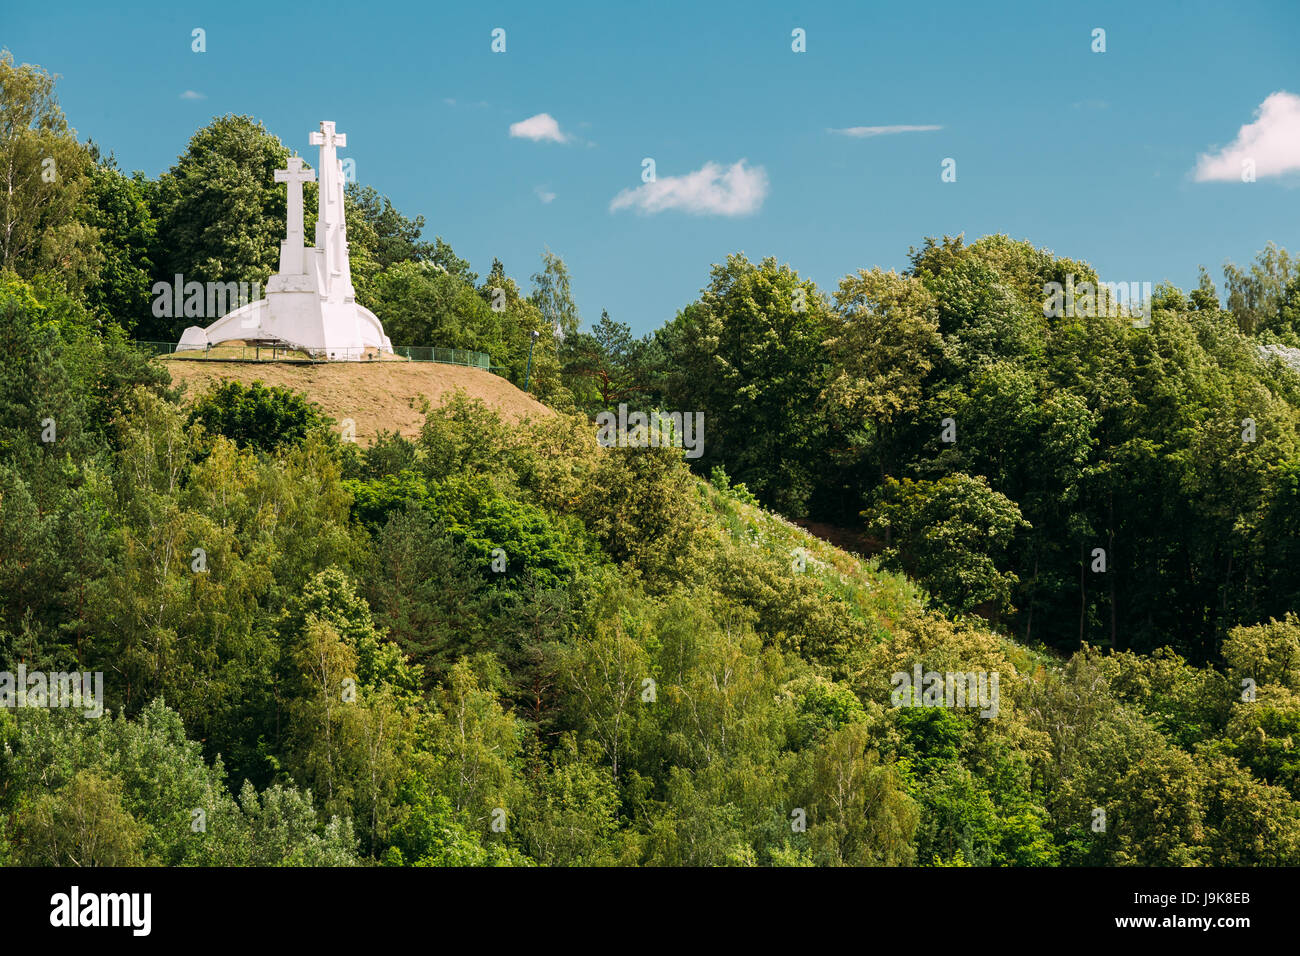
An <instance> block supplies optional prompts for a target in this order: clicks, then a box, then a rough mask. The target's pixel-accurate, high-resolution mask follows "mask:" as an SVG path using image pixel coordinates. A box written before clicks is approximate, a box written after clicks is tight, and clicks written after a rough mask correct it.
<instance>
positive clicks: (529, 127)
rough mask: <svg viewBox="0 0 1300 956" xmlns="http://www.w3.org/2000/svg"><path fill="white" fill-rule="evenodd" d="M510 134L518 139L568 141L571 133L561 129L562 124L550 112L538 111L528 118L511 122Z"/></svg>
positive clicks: (553, 141)
mask: <svg viewBox="0 0 1300 956" xmlns="http://www.w3.org/2000/svg"><path fill="white" fill-rule="evenodd" d="M510 135H511V136H513V137H515V138H516V139H531V140H532V141H533V142H534V143H542V142H547V143H567V142H568V141H569V135H568V134H567V133H563V132H561V131H560V124H559V123H557V122H556V121H555V117H554V116H552V115H551V114H550V113H538V114H537V115H536V116H530V117H528V119H526V120H520V121H519V122H518V123H511V124H510Z"/></svg>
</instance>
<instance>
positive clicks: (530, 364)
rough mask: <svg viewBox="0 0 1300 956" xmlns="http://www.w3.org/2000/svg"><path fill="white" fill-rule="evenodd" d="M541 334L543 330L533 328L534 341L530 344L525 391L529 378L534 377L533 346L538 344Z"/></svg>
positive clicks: (525, 372) (525, 373)
mask: <svg viewBox="0 0 1300 956" xmlns="http://www.w3.org/2000/svg"><path fill="white" fill-rule="evenodd" d="M541 334H542V333H541V332H538V331H537V330H535V329H534V330H533V341H532V342H530V343H529V345H528V368H527V369H526V370H525V371H524V391H525V392H526V391H528V381H529V379H530V378H531V377H532V374H533V346H535V345H536V344H537V338H538V336H540V335H541Z"/></svg>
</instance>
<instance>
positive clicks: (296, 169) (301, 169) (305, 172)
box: [275, 134, 316, 189]
mask: <svg viewBox="0 0 1300 956" xmlns="http://www.w3.org/2000/svg"><path fill="white" fill-rule="evenodd" d="M313 135H314V134H313ZM275 181H276V182H277V183H291V184H295V183H296V184H297V185H298V188H299V189H301V188H302V184H303V183H314V182H315V181H316V170H314V169H308V168H306V167H305V166H304V165H303V161H302V157H301V156H290V157H289V168H288V169H277V170H276V171H275ZM290 188H292V186H290Z"/></svg>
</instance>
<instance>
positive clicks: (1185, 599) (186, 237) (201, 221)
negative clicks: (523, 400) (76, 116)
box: [0, 55, 1300, 866]
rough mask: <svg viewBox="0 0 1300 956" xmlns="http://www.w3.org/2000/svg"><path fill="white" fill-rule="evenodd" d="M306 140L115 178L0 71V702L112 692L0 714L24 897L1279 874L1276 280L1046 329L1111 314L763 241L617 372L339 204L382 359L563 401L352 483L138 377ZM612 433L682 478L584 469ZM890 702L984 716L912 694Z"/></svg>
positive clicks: (992, 274)
mask: <svg viewBox="0 0 1300 956" xmlns="http://www.w3.org/2000/svg"><path fill="white" fill-rule="evenodd" d="M288 155H289V152H288V150H287V149H286V147H285V146H284V145H283V144H282V143H280V141H279V140H278V139H276V138H275V137H274V136H273V135H271V134H270V133H268V132H267V131H266V130H265V129H264V128H263V127H262V126H261V125H260V124H259V123H258V122H256V121H255V120H253V119H250V118H248V117H240V116H226V117H219V118H217V119H214V120H213V121H212V123H211V124H210V125H208V126H207V127H205V128H203V129H201V130H199V131H198V132H197V133H195V135H194V136H193V138H192V139H191V140H190V142H189V143H188V144H187V145H186V146H185V148H184V151H183V152H181V154H180V155H179V157H178V159H177V161H176V163H175V165H174V166H172V167H171V168H170V169H169V170H167V171H166V172H164V173H163V174H162V175H161V176H159V177H158V178H157V179H150V178H148V177H147V176H145V175H143V174H141V173H134V174H131V175H127V174H125V173H124V172H122V171H121V170H119V169H118V168H117V166H116V163H115V162H114V160H113V158H112V156H111V155H105V153H104V151H103V150H102V149H101V148H100V147H98V146H96V145H95V144H93V143H88V142H87V143H83V142H80V141H79V140H78V138H77V136H76V134H75V132H74V131H73V130H72V129H71V128H70V127H69V126H68V123H67V120H66V118H65V117H64V116H63V114H62V112H61V110H60V109H59V107H58V105H57V101H56V98H55V95H54V86H53V80H52V79H51V78H50V77H49V76H48V75H47V74H46V73H44V72H43V71H42V70H40V69H39V68H37V67H31V66H16V65H15V64H14V62H13V60H12V58H11V57H9V56H8V55H5V56H3V57H0V174H3V175H5V176H7V177H8V187H9V188H8V190H7V192H6V193H0V205H3V207H4V209H3V212H4V216H3V222H2V223H0V226H3V233H2V234H0V670H5V671H15V670H17V669H18V668H19V667H22V668H24V669H25V670H26V671H27V672H44V673H59V672H70V671H76V672H85V671H89V672H102V673H103V675H104V694H105V701H104V703H105V705H106V713H105V715H104V716H102V717H100V718H98V719H88V718H87V717H85V716H83V714H82V713H81V712H80V711H76V710H69V709H58V708H42V707H18V708H0V863H2V864H7V865H40V864H56V865H105V864H151V865H181V864H184V865H237V864H253V865H387V866H401V865H414V866H438V865H576V864H586V865H779V866H811V865H846V864H847V865H891V866H892V865H926V866H930V865H936V866H967V865H975V866H989V865H993V866H1053V865H1123V864H1148V865H1202V864H1206V865H1257V864H1263V865H1280V864H1291V865H1294V864H1297V863H1300V802H1298V801H1300V756H1297V752H1298V748H1297V746H1296V741H1297V739H1300V738H1298V735H1300V619H1297V617H1296V616H1295V615H1294V614H1293V613H1292V611H1293V610H1294V609H1295V608H1296V605H1297V596H1298V592H1300V576H1298V575H1300V572H1297V571H1296V570H1295V566H1294V565H1295V562H1293V561H1292V560H1291V558H1292V551H1293V549H1294V548H1295V547H1296V545H1295V544H1294V543H1293V541H1294V540H1295V535H1294V532H1295V530H1296V529H1297V528H1300V433H1298V428H1300V373H1298V372H1297V371H1296V370H1295V369H1294V368H1292V367H1291V365H1289V364H1288V361H1289V360H1291V357H1292V355H1293V353H1292V352H1290V351H1289V349H1291V348H1296V347H1300V263H1297V262H1296V261H1294V260H1292V258H1291V257H1290V256H1289V255H1288V254H1287V252H1286V251H1285V250H1283V249H1280V248H1277V247H1275V246H1273V245H1272V244H1269V245H1268V246H1267V248H1266V249H1265V250H1264V251H1263V252H1262V253H1261V254H1260V255H1259V258H1258V259H1257V261H1256V262H1254V263H1252V264H1251V265H1250V266H1249V267H1248V268H1245V269H1240V268H1237V267H1235V266H1232V265H1228V266H1227V267H1226V268H1225V269H1224V280H1223V285H1224V295H1223V297H1221V296H1220V293H1219V291H1218V290H1217V289H1216V288H1215V286H1214V284H1213V281H1212V279H1211V278H1210V276H1209V274H1208V273H1207V272H1205V271H1204V270H1202V273H1201V280H1200V283H1199V285H1198V287H1197V288H1196V289H1194V290H1191V291H1190V292H1184V291H1182V290H1179V289H1177V288H1174V287H1173V286H1171V285H1169V284H1167V283H1164V284H1161V285H1159V286H1158V287H1157V288H1156V289H1155V290H1154V293H1153V296H1152V300H1151V302H1150V303H1149V308H1146V309H1144V310H1142V311H1141V313H1140V314H1137V313H1135V312H1134V310H1133V309H1132V308H1131V307H1128V308H1126V307H1124V306H1120V305H1116V303H1114V302H1113V301H1111V300H1110V299H1108V297H1107V296H1106V295H1103V294H1096V295H1093V296H1091V297H1090V298H1089V299H1087V300H1082V301H1080V302H1075V303H1072V304H1071V307H1070V308H1067V309H1066V310H1064V313H1063V314H1060V315H1053V316H1050V317H1049V316H1048V314H1047V313H1049V312H1051V311H1052V310H1051V309H1049V308H1045V300H1046V299H1047V297H1048V295H1049V293H1048V288H1049V287H1050V285H1051V284H1052V283H1061V284H1064V283H1066V282H1067V279H1068V280H1069V281H1070V282H1072V283H1074V284H1075V285H1076V287H1081V286H1082V284H1084V283H1090V284H1091V285H1092V287H1093V289H1094V290H1097V289H1098V288H1099V287H1098V283H1099V282H1100V281H1101V277H1099V276H1098V275H1097V274H1096V272H1095V270H1093V269H1092V268H1091V267H1090V266H1088V265H1087V264H1086V263H1084V262H1079V261H1073V260H1070V259H1066V258H1061V257H1057V256H1055V255H1054V254H1052V253H1050V252H1048V251H1046V250H1041V249H1037V248H1035V247H1034V246H1033V245H1032V244H1030V243H1028V242H1022V241H1013V240H1011V239H1009V238H1007V237H1005V236H987V237H984V238H982V239H979V240H977V241H974V242H971V243H967V242H965V241H964V240H963V239H962V238H952V237H944V238H941V239H923V240H920V241H921V245H920V246H919V247H918V248H915V249H913V250H912V251H911V254H910V257H909V260H908V261H909V266H908V268H907V269H905V270H904V271H903V272H901V273H900V272H893V271H890V272H886V271H882V270H880V269H874V268H873V269H863V270H862V271H860V272H858V273H856V274H853V275H849V276H847V277H845V278H844V279H843V280H842V281H841V282H840V284H839V286H838V288H837V289H836V290H835V291H834V293H833V294H828V293H826V292H824V291H823V290H820V289H818V288H817V287H816V285H815V284H814V283H812V282H811V281H809V280H808V279H805V278H800V276H799V275H798V274H797V272H795V271H794V270H793V269H792V268H790V267H788V266H785V265H778V263H777V261H776V260H774V259H763V260H761V261H759V262H752V261H750V260H749V259H747V258H746V257H745V256H744V255H741V254H737V255H734V256H732V257H730V258H729V259H728V260H727V262H725V263H721V264H717V265H715V266H714V267H713V269H712V272H711V274H707V275H705V274H703V272H702V278H703V279H705V281H706V284H705V287H704V288H703V290H702V291H701V294H700V296H699V298H698V299H697V300H696V301H694V302H691V303H689V304H686V305H684V307H683V308H682V309H681V310H680V311H679V312H678V314H677V315H676V316H675V317H673V318H671V319H670V320H669V321H667V322H666V323H665V324H664V325H663V326H662V327H661V328H659V329H658V330H656V331H655V332H654V333H652V334H650V335H647V336H645V337H643V338H640V339H638V338H635V337H634V336H633V335H632V334H631V332H630V330H629V329H628V327H627V326H626V325H623V324H621V323H619V322H617V321H616V320H615V319H613V318H611V317H610V316H609V315H608V314H603V315H602V316H601V317H600V319H599V320H598V321H597V322H595V323H593V324H591V325H589V326H588V328H587V329H585V330H584V328H583V326H582V322H581V319H580V316H579V314H578V310H577V308H576V307H575V305H574V301H573V296H572V293H571V289H570V276H569V274H568V270H567V268H566V267H565V264H564V262H563V261H562V259H560V258H559V257H558V256H556V255H553V254H551V253H550V252H546V253H545V254H544V255H543V257H542V261H541V265H540V268H539V270H538V271H537V273H535V274H534V275H532V276H531V277H530V280H529V281H530V283H531V288H530V289H529V291H528V292H527V293H525V292H524V291H523V290H522V289H521V287H520V285H519V284H518V283H516V282H515V281H514V280H512V279H510V278H509V277H508V276H507V275H506V272H505V269H504V267H503V266H502V264H501V263H500V262H496V263H494V264H493V268H492V270H491V271H490V273H489V274H488V275H487V276H486V277H484V278H483V279H482V280H480V278H479V277H478V276H477V275H475V274H474V273H473V272H471V271H470V266H469V264H468V263H467V262H466V261H464V260H462V259H460V258H459V257H457V256H456V255H455V253H454V252H453V250H452V247H451V245H450V244H449V243H447V242H446V241H444V240H443V239H441V238H437V239H435V240H434V241H433V242H429V241H427V240H426V239H424V238H423V235H424V222H423V220H422V219H420V218H418V217H416V218H408V217H406V216H404V215H403V214H402V213H400V212H399V211H398V210H396V209H394V207H393V206H392V204H391V203H390V202H389V201H388V199H387V198H385V197H384V196H383V195H382V194H380V193H379V192H377V191H376V190H374V189H372V188H369V187H363V186H358V185H356V184H350V185H349V187H348V191H347V201H348V226H349V235H350V243H351V253H352V263H353V271H354V281H355V284H356V287H357V292H358V299H359V301H362V302H363V304H365V305H367V306H368V307H369V308H371V309H372V310H373V311H375V313H376V314H377V315H378V316H379V317H380V319H381V320H382V321H383V323H384V325H385V328H386V330H387V331H388V333H389V335H390V336H391V338H392V340H393V342H394V343H395V344H409V345H436V346H450V347H459V348H470V349H476V350H480V351H484V352H488V353H489V354H490V355H491V356H492V359H493V363H494V365H497V366H499V371H500V372H501V373H502V374H503V375H505V376H506V377H507V378H509V379H510V380H511V381H514V382H516V383H517V384H519V385H521V386H522V385H523V377H524V374H525V369H526V368H528V364H527V363H528V356H529V347H530V345H531V344H532V341H533V333H534V332H536V333H539V339H538V341H537V344H536V346H535V348H534V354H533V357H532V365H531V371H530V376H531V379H530V389H531V391H533V392H534V394H536V395H537V396H538V397H539V398H541V399H542V400H543V401H544V402H545V403H546V404H547V405H549V406H550V407H551V408H552V409H553V410H554V411H555V414H554V415H550V416H546V417H544V418H540V419H535V420H531V421H526V422H524V423H522V424H510V423H507V422H506V421H504V420H503V419H502V418H501V417H500V415H499V414H498V413H497V412H496V411H495V410H494V409H492V408H490V407H486V406H484V405H483V404H481V403H478V402H474V401H471V400H469V399H467V398H464V397H461V398H459V399H456V400H453V401H451V402H450V403H448V404H446V405H444V406H442V407H438V408H431V409H429V410H428V412H427V414H426V418H425V421H424V424H423V427H422V429H421V431H420V434H419V435H418V437H415V438H413V439H412V438H404V437H401V436H399V435H396V434H385V435H383V436H381V437H380V438H379V440H377V441H376V442H374V443H373V444H372V445H370V446H369V447H365V448H362V447H359V446H358V445H356V444H355V443H352V442H348V441H344V440H342V438H341V436H340V429H339V427H338V425H337V423H335V422H333V421H331V420H329V419H328V418H327V417H326V416H325V415H324V414H323V413H322V412H321V410H320V409H319V407H318V406H316V405H315V404H314V403H313V402H312V401H311V399H310V396H305V395H302V394H298V393H294V392H290V391H286V390H284V389H279V388H267V387H262V386H258V385H255V386H252V387H245V386H241V385H238V384H226V385H223V386H220V387H217V388H214V389H212V390H210V391H208V392H206V393H204V394H201V395H184V394H182V393H181V391H180V390H179V389H178V388H176V387H174V386H173V385H172V383H171V380H170V376H169V375H168V373H167V371H166V363H162V362H158V361H156V360H153V359H151V358H150V357H149V354H150V353H149V352H148V350H147V349H143V348H141V347H139V346H138V345H136V344H134V343H136V342H138V341H142V340H161V341H172V342H174V341H175V340H176V338H177V337H178V335H179V332H180V330H181V329H182V328H183V327H184V326H185V325H188V324H192V320H189V319H185V318H165V319H164V318H160V317H158V316H155V315H154V314H153V310H152V309H151V307H150V301H151V298H152V296H151V289H152V288H153V286H154V284H155V283H156V282H158V281H170V280H171V278H172V276H173V275H175V274H183V275H184V276H185V277H186V278H187V279H188V278H195V279H198V280H199V281H205V280H212V281H221V282H229V281H236V282H238V281H249V282H253V281H258V282H261V281H264V280H265V279H266V278H267V277H268V276H269V275H270V274H271V272H272V271H273V270H274V268H275V264H276V257H277V255H278V242H279V234H280V232H281V230H282V228H283V221H284V202H285V201H284V195H283V190H282V189H277V187H276V185H275V184H274V181H273V176H272V171H273V170H274V169H276V168H279V167H280V166H281V165H283V163H284V162H285V160H286V159H287V157H288ZM47 160H52V161H53V162H52V164H51V163H50V162H47ZM50 169H54V170H56V174H55V175H54V176H53V177H51V176H48V175H46V173H47V171H48V170H50ZM277 193H278V195H277ZM307 206H308V208H309V209H311V208H312V207H313V206H314V197H309V200H308V203H307ZM217 223H239V224H240V226H239V228H238V229H237V230H231V229H222V228H215V227H214V224H217ZM308 228H309V229H310V228H311V223H310V222H309V223H308ZM1100 288H1104V286H1103V287H1100ZM498 290H504V292H505V295H504V301H505V307H504V308H501V307H499V303H500V301H501V299H502V297H501V296H500V295H499V294H498ZM620 404H627V405H629V406H630V407H633V408H637V409H641V410H647V411H648V410H651V409H664V410H677V411H699V412H703V413H704V416H705V421H706V423H707V431H706V441H705V444H704V455H703V456H702V457H701V458H699V459H698V460H688V459H686V458H685V457H684V455H683V454H682V451H681V450H680V449H675V448H669V447H662V448H661V447H602V446H601V445H600V444H599V443H598V442H597V439H596V431H595V428H594V426H593V420H594V416H595V415H596V414H597V413H598V412H601V411H605V410H609V409H614V408H617V407H618V405H620ZM805 520H807V521H813V522H817V523H818V525H819V526H822V525H825V526H833V527H835V528H837V529H840V530H842V531H843V532H844V533H845V534H852V535H854V536H855V537H856V539H857V540H860V541H861V542H862V545H861V547H860V548H859V549H858V552H859V553H849V552H848V551H845V550H841V549H839V548H836V547H833V546H831V545H830V544H828V543H826V542H825V541H823V540H820V539H819V538H817V537H814V536H812V535H811V534H809V533H807V532H806V531H805V530H803V529H802V528H801V527H799V526H797V525H796V524H794V523H792V522H794V521H805ZM914 669H919V670H921V671H926V672H930V671H933V672H940V673H954V672H955V673H976V672H978V673H981V674H996V675H998V676H999V678H1000V682H999V684H998V687H999V688H1000V700H999V701H998V703H997V707H996V714H995V715H991V716H990V715H985V716H981V713H980V711H979V710H977V709H974V708H962V707H945V706H919V707H916V706H897V704H898V699H897V697H896V695H895V694H894V693H893V691H894V678H896V677H897V675H899V674H900V673H901V674H904V675H906V674H910V673H912V672H913V671H914Z"/></svg>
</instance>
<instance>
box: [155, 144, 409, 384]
mask: <svg viewBox="0 0 1300 956" xmlns="http://www.w3.org/2000/svg"><path fill="white" fill-rule="evenodd" d="M311 144H312V145H313V146H319V147H320V163H319V165H318V167H317V168H318V169H319V170H320V215H319V217H318V218H317V220H316V245H315V246H312V247H310V248H307V247H304V246H303V209H302V184H303V183H309V182H312V181H313V180H315V178H316V173H315V172H313V171H312V170H310V169H304V168H303V162H302V160H301V159H300V158H299V157H298V156H296V155H295V156H292V157H290V158H289V164H288V165H289V168H288V169H277V170H276V171H275V181H276V182H278V183H285V184H286V186H287V187H288V190H289V196H288V209H287V215H286V217H285V218H286V223H285V238H284V239H283V240H282V241H281V243H280V271H279V272H277V273H276V274H275V275H273V276H271V279H270V281H269V282H267V284H266V298H265V299H257V300H255V301H253V302H250V303H248V304H247V305H244V306H241V307H240V308H238V309H235V310H234V311H233V312H228V313H226V314H225V315H224V316H222V317H221V318H220V319H218V320H217V321H216V322H214V323H212V324H211V325H209V326H208V327H207V328H206V329H202V328H199V327H198V326H197V325H192V326H190V327H189V328H188V329H186V330H185V334H184V335H182V336H181V341H180V344H179V345H177V346H176V348H177V351H181V350H189V349H202V348H207V347H208V346H209V345H216V344H218V343H220V342H230V341H236V340H238V341H244V342H249V343H258V344H265V345H283V346H289V347H291V348H296V349H303V350H305V351H308V352H310V353H312V354H313V355H317V356H320V357H323V358H330V359H340V360H352V361H359V360H361V359H363V358H366V357H367V356H370V355H373V354H374V353H376V352H391V351H392V350H393V346H392V343H390V342H389V341H388V336H387V335H385V334H384V327H383V325H381V324H380V322H379V319H378V318H377V317H376V316H375V314H374V313H373V312H371V311H370V310H369V309H367V308H365V307H364V306H360V305H358V304H357V301H356V290H355V289H353V287H352V270H351V268H350V267H349V265H348V234H347V226H346V224H345V223H344V215H343V164H342V163H341V162H340V161H339V159H338V157H337V156H336V155H335V153H334V150H335V148H336V147H338V146H347V144H348V143H347V136H346V134H344V133H338V132H335V130H334V124H333V123H331V122H322V123H321V124H320V132H318V133H312V134H311Z"/></svg>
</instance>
